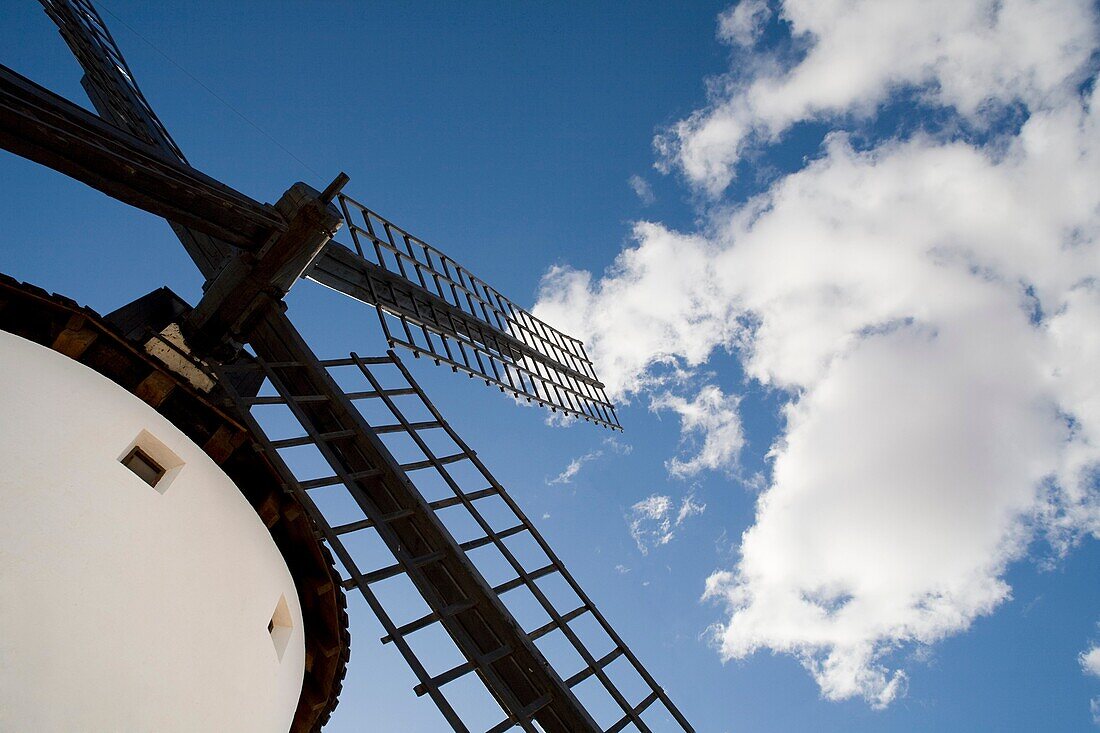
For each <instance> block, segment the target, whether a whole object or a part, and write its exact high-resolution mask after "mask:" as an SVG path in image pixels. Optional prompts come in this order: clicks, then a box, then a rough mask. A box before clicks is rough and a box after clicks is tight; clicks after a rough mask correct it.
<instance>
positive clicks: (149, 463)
mask: <svg viewBox="0 0 1100 733" xmlns="http://www.w3.org/2000/svg"><path fill="white" fill-rule="evenodd" d="M122 465H123V466H126V468H128V469H130V470H131V471H133V472H134V473H135V474H137V477H138V478H140V479H141V480H142V481H144V482H145V483H147V484H149V485H150V486H153V487H156V485H157V483H158V482H159V481H160V480H161V479H162V478H164V474H165V473H167V470H166V469H165V468H164V467H163V466H161V465H160V464H159V463H157V462H156V461H154V460H153V459H152V457H151V456H150V455H149V454H148V453H146V452H145V451H143V450H142V449H141V448H139V447H137V446H136V445H135V446H134V447H133V448H132V449H131V450H130V452H129V453H127V454H126V456H125V457H124V458H123V459H122Z"/></svg>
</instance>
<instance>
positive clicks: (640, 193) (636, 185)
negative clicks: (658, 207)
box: [627, 175, 657, 206]
mask: <svg viewBox="0 0 1100 733" xmlns="http://www.w3.org/2000/svg"><path fill="white" fill-rule="evenodd" d="M627 183H629V184H630V190H631V191H633V192H634V195H635V196H637V197H638V200H639V201H641V202H642V205H643V206H649V205H650V204H652V203H653V202H654V201H656V200H657V197H656V196H654V195H653V187H652V186H650V185H649V181H647V180H646V179H644V178H642V177H641V176H639V175H633V176H631V177H630V179H629V180H628V181H627Z"/></svg>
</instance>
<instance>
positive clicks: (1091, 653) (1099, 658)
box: [1077, 646, 1100, 677]
mask: <svg viewBox="0 0 1100 733" xmlns="http://www.w3.org/2000/svg"><path fill="white" fill-rule="evenodd" d="M1077 661H1079V662H1080V663H1081V670H1082V671H1083V672H1084V673H1085V674H1091V675H1094V676H1096V677H1100V646H1094V647H1091V648H1089V649H1088V650H1086V651H1083V652H1081V654H1080V656H1079V657H1078V658H1077Z"/></svg>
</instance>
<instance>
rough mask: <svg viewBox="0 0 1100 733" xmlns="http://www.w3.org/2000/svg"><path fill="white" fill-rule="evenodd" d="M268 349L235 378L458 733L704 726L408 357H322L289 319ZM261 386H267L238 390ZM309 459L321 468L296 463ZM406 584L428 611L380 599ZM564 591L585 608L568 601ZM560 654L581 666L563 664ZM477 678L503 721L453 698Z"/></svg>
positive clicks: (390, 638)
mask: <svg viewBox="0 0 1100 733" xmlns="http://www.w3.org/2000/svg"><path fill="white" fill-rule="evenodd" d="M252 343H253V345H254V347H255V349H256V352H257V354H259V356H258V357H257V358H255V359H247V360H245V361H242V362H239V363H237V364H234V365H228V366H224V367H222V368H221V380H220V381H221V382H222V384H224V385H227V386H228V387H229V388H230V391H231V392H232V395H231V396H232V399H233V401H234V402H235V403H236V404H237V405H238V407H239V410H240V412H241V414H242V415H244V416H245V417H246V419H247V420H248V421H249V422H250V427H251V428H252V429H253V430H254V431H255V433H256V434H257V435H259V436H261V440H262V443H263V445H264V448H265V451H266V453H267V455H268V458H269V459H270V461H271V462H272V463H273V464H274V465H276V466H277V467H280V468H281V470H283V471H284V473H285V475H287V476H288V481H287V483H288V488H289V489H290V490H292V491H293V492H294V493H295V494H296V495H298V496H299V498H300V499H301V500H302V502H303V504H304V505H305V506H306V507H307V508H308V509H309V511H310V512H311V513H312V514H313V519H314V522H315V523H316V525H317V527H318V528H319V531H320V532H321V534H322V535H323V536H324V538H325V540H326V542H327V543H328V544H329V546H330V547H331V548H332V550H333V552H334V554H335V555H336V556H337V557H338V558H339V560H340V562H341V564H342V565H343V568H344V573H345V577H344V580H343V583H344V587H345V588H346V589H348V590H352V589H358V590H359V592H360V593H361V594H362V595H363V597H364V598H365V599H366V601H367V603H368V605H369V606H370V607H371V609H372V610H373V612H374V613H375V614H376V615H377V616H378V618H379V620H380V621H381V623H382V625H383V627H384V629H385V631H386V636H385V637H384V638H383V642H385V643H389V644H393V645H394V646H395V647H396V648H397V649H398V651H399V652H400V654H401V655H402V657H404V659H405V661H406V662H407V663H408V665H409V666H410V668H411V669H412V670H413V672H414V674H415V675H416V678H417V682H418V684H417V685H416V688H415V691H416V693H417V694H418V695H428V696H429V697H431V699H432V700H433V701H434V702H435V703H436V705H437V706H438V707H439V709H440V711H441V712H442V714H443V716H444V718H445V719H446V720H447V722H448V723H449V724H450V726H451V727H452V728H453V729H454V730H456V731H468V730H475V731H477V730H486V731H493V732H496V731H505V730H509V729H512V728H516V727H518V728H520V729H522V730H526V731H551V732H559V731H560V732H566V731H568V732H571V733H577V732H579V731H622V730H636V731H650V730H653V729H654V727H655V726H656V727H657V728H658V729H668V728H667V726H668V725H672V726H674V728H675V729H676V730H683V731H691V730H692V728H691V726H690V725H689V724H688V722H687V721H686V720H685V719H684V717H683V716H682V715H681V714H680V712H679V711H678V710H677V708H676V707H675V705H673V703H672V702H671V701H670V700H669V698H668V696H667V695H666V694H665V692H664V691H663V690H662V689H661V687H660V686H659V685H657V683H656V682H655V681H654V680H653V678H652V677H651V676H650V674H649V673H648V672H647V671H646V669H645V667H643V666H642V664H641V663H640V662H639V661H638V659H637V658H636V657H635V656H634V655H633V653H631V651H630V650H629V648H627V646H626V644H625V643H624V642H623V640H622V639H621V638H620V637H619V636H618V635H617V634H616V633H615V631H614V630H613V629H612V628H611V626H610V625H609V624H608V623H607V621H606V619H605V618H604V617H603V615H602V614H601V613H600V611H599V610H598V609H597V608H596V607H595V605H594V604H593V603H592V601H591V599H590V598H589V597H588V596H587V595H586V594H585V593H584V591H583V590H582V589H581V587H580V586H579V585H578V583H577V582H576V580H575V579H574V578H573V576H572V575H571V574H570V573H569V572H568V570H566V568H565V567H564V565H563V564H562V563H561V561H560V559H559V558H558V557H557V555H556V554H555V553H554V552H553V550H552V549H551V548H550V546H549V545H548V544H547V543H546V541H545V540H544V539H543V537H542V536H541V535H540V534H539V532H538V531H537V530H536V529H535V527H534V526H533V525H532V524H531V522H530V520H528V518H527V517H526V516H525V515H524V513H523V512H522V510H520V508H519V507H518V506H517V505H516V503H515V501H514V500H513V499H512V498H511V497H510V496H509V495H508V493H507V491H506V490H505V489H504V487H503V486H501V485H500V483H499V482H497V480H496V479H494V478H493V476H492V474H490V473H489V471H488V469H487V468H486V467H485V466H484V464H482V462H481V461H480V460H479V459H478V457H477V455H476V454H475V453H474V452H473V451H472V450H471V449H470V448H469V446H467V445H466V443H465V442H464V441H463V440H462V439H461V438H460V437H459V436H458V434H457V433H456V432H455V431H454V429H453V428H451V426H450V425H449V424H448V423H447V422H446V421H445V420H444V418H443V417H442V415H440V413H439V411H438V410H437V409H436V408H435V407H434V406H433V405H432V403H431V402H430V401H429V400H428V398H427V396H426V395H425V394H424V392H423V390H421V388H420V387H419V385H417V384H416V382H415V381H414V380H413V378H412V376H411V375H410V374H409V372H408V371H407V370H406V368H405V367H404V365H403V364H402V363H401V361H400V360H399V359H398V358H397V356H396V355H395V354H394V353H393V352H392V351H390V352H388V354H387V355H386V356H384V357H373V358H364V357H360V356H357V355H355V354H352V355H351V356H350V357H348V358H344V359H336V360H330V361H323V362H322V361H316V360H315V357H313V355H312V353H311V352H310V351H309V350H308V348H307V347H306V346H305V344H304V343H303V342H300V336H298V335H297V333H296V332H294V331H293V329H292V328H290V327H289V323H288V322H285V321H283V320H282V316H281V315H280V316H273V317H271V318H269V319H268V321H267V322H266V323H265V324H264V325H263V326H261V328H260V331H259V333H258V334H257V337H256V339H254V340H253V342H252ZM261 381H263V382H264V383H265V385H267V389H264V390H259V391H258V392H257V391H255V390H251V389H245V388H243V387H238V388H233V385H245V384H252V385H254V386H255V385H258V384H259V383H260V382H261ZM272 408H278V409H282V410H283V411H285V412H287V413H289V415H287V416H285V417H286V420H285V422H283V424H282V426H281V428H279V427H278V425H275V428H274V429H273V424H274V423H273V422H272V419H271V418H270V417H268V418H264V417H263V415H262V414H260V413H263V411H265V410H270V409H272ZM265 419H266V420H267V421H268V423H269V424H268V425H266V426H264V425H261V422H263V421H264V420H265ZM277 422H278V421H275V423H277ZM291 426H293V427H291ZM265 427H266V428H267V430H268V431H272V435H271V437H267V433H266V432H265V429H264V428H265ZM395 441H397V442H395ZM402 443H403V445H402ZM303 449H305V450H307V451H310V452H312V453H313V454H314V456H315V458H316V461H315V462H314V463H311V462H310V461H309V460H308V459H304V458H302V457H301V456H300V455H299V456H298V457H295V455H294V454H295V451H301V450H303ZM322 459H323V461H322ZM321 465H324V466H325V469H324V471H323V472H322V473H318V472H319V471H320V470H321V469H320V466H321ZM370 548H374V549H373V550H371V549H370ZM379 548H384V551H379ZM399 578H401V579H404V580H405V581H406V582H407V583H411V587H412V588H414V589H415V592H416V595H417V596H418V598H419V604H420V608H419V611H417V610H415V609H410V608H409V607H408V604H407V603H406V604H404V605H403V606H402V607H401V608H400V609H399V610H400V611H402V612H403V613H404V615H403V616H400V615H399V614H398V613H396V612H394V609H392V608H388V607H387V604H386V602H385V600H384V596H383V594H382V593H381V592H380V591H379V588H380V586H384V585H386V584H387V583H390V582H393V581H394V580H395V579H399ZM554 583H557V584H558V587H557V590H559V591H564V594H565V595H566V596H568V597H569V599H570V600H566V601H563V600H562V598H561V595H560V594H559V595H556V596H555V595H552V593H551V590H552V589H554V588H555V586H554ZM521 618H522V621H523V623H521V620H520V619H521ZM441 631H442V632H443V635H444V637H445V638H447V639H449V643H450V645H451V646H452V647H453V648H454V649H455V650H456V651H457V654H458V655H459V656H458V657H457V658H456V660H455V661H456V663H454V664H453V665H452V666H449V667H447V668H443V669H432V668H431V666H430V665H429V664H428V663H427V662H425V661H424V660H422V658H421V655H420V654H418V653H417V651H416V639H417V637H422V638H423V637H429V638H432V634H433V633H435V634H439V632H441ZM555 645H558V647H562V646H563V647H565V648H567V649H571V650H572V657H571V658H572V659H573V660H574V661H575V662H576V663H577V665H579V666H578V667H576V668H565V667H566V665H567V663H566V662H558V661H557V658H556V657H553V656H551V655H550V652H549V651H548V650H549V649H554V648H558V647H555ZM470 681H473V682H475V683H476V684H479V685H481V688H480V689H482V690H484V691H487V693H488V695H489V697H490V698H491V700H493V701H495V703H496V707H497V708H498V716H497V717H498V718H501V719H498V720H493V721H490V722H488V723H486V722H485V721H472V720H471V719H470V715H471V713H470V712H469V707H468V706H466V707H465V708H463V706H462V705H461V704H460V703H461V702H462V701H461V700H459V701H456V700H455V699H454V697H455V696H454V695H450V694H449V693H448V690H449V689H455V688H458V689H460V690H461V693H460V694H461V697H462V698H463V699H465V698H466V697H467V696H468V695H469V694H470V690H469V686H468V685H464V684H463V683H464V682H470ZM463 709H465V710H466V711H467V712H465V713H461V714H460V712H459V711H460V710H463ZM480 710H481V712H482V713H484V710H485V707H484V706H483V707H481V708H480ZM662 726H666V727H662Z"/></svg>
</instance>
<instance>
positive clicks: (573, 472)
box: [546, 450, 603, 486]
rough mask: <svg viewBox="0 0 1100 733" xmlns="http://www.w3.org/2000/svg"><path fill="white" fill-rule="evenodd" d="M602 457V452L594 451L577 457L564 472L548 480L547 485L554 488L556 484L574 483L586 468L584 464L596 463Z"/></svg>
mask: <svg viewBox="0 0 1100 733" xmlns="http://www.w3.org/2000/svg"><path fill="white" fill-rule="evenodd" d="M602 455H603V451H602V450H594V451H590V452H588V453H585V454H584V455H583V456H577V457H576V458H574V459H573V460H571V461H570V462H569V465H568V466H566V467H565V470H564V471H562V472H561V473H559V474H558V475H557V476H555V477H554V478H552V479H547V481H546V483H547V485H551V486H552V485H554V484H571V483H573V479H574V478H576V476H577V474H578V473H580V470H581V468H583V467H584V464H586V463H588V462H589V461H594V460H596V459H597V458H599V457H600V456H602Z"/></svg>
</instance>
